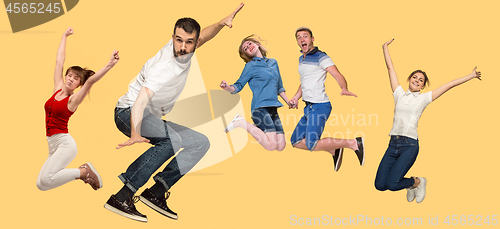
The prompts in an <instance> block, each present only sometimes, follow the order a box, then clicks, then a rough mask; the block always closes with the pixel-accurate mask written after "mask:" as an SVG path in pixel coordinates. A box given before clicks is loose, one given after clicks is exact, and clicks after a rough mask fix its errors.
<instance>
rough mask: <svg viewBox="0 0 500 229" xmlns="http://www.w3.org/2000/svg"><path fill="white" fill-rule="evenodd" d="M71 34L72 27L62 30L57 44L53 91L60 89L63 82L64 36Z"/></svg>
mask: <svg viewBox="0 0 500 229" xmlns="http://www.w3.org/2000/svg"><path fill="white" fill-rule="evenodd" d="M71 34H73V28H71V27H69V28H68V29H67V30H66V32H64V34H63V36H62V38H61V43H60V44H59V49H58V50H57V57H56V69H55V70H54V91H53V92H52V93H54V92H56V91H57V90H59V89H61V88H62V87H63V84H64V77H63V68H64V61H65V60H66V38H67V37H68V36H70V35H71Z"/></svg>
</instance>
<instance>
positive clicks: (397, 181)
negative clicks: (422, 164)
mask: <svg viewBox="0 0 500 229" xmlns="http://www.w3.org/2000/svg"><path fill="white" fill-rule="evenodd" d="M418 149H419V147H418V140H415V139H413V138H409V137H405V136H391V141H390V142H389V147H388V148H387V150H386V151H385V154H384V157H383V158H382V161H381V162H380V165H379V166H378V170H377V176H376V177H375V188H376V189H377V190H379V191H385V190H391V191H398V190H401V189H404V188H408V187H410V186H413V184H415V180H414V179H412V178H405V177H404V176H405V175H406V173H407V172H408V170H410V168H411V166H412V165H413V163H415V160H416V159H417V155H418Z"/></svg>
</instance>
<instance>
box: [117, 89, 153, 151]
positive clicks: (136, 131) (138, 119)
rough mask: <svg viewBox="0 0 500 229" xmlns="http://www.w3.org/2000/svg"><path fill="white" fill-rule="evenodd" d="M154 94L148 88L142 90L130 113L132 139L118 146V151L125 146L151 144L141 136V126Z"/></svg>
mask: <svg viewBox="0 0 500 229" xmlns="http://www.w3.org/2000/svg"><path fill="white" fill-rule="evenodd" d="M154 94H155V93H154V92H153V91H152V90H151V89H149V88H147V87H142V88H141V90H140V91H139V95H137V99H136V100H135V102H134V106H132V112H131V113H130V125H131V129H132V130H131V131H130V139H129V140H128V141H126V142H124V143H121V144H118V147H116V148H117V149H120V148H122V147H124V146H131V145H133V144H135V143H142V142H149V140H148V139H146V138H144V137H142V136H141V124H142V118H143V115H144V110H145V109H146V106H147V105H148V103H149V101H150V100H151V98H153V96H154Z"/></svg>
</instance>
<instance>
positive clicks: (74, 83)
mask: <svg viewBox="0 0 500 229" xmlns="http://www.w3.org/2000/svg"><path fill="white" fill-rule="evenodd" d="M65 78H66V82H64V85H65V86H66V87H67V88H68V89H71V90H75V89H76V88H78V87H79V86H80V80H81V79H80V76H78V75H77V74H76V73H75V72H73V71H69V72H68V74H67V75H66V77H65Z"/></svg>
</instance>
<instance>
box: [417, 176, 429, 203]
mask: <svg viewBox="0 0 500 229" xmlns="http://www.w3.org/2000/svg"><path fill="white" fill-rule="evenodd" d="M417 178H418V179H419V180H420V184H419V185H418V187H416V188H415V189H416V191H415V199H416V200H417V203H420V202H422V201H424V198H425V188H426V186H427V179H425V178H424V177H417Z"/></svg>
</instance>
